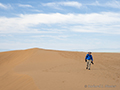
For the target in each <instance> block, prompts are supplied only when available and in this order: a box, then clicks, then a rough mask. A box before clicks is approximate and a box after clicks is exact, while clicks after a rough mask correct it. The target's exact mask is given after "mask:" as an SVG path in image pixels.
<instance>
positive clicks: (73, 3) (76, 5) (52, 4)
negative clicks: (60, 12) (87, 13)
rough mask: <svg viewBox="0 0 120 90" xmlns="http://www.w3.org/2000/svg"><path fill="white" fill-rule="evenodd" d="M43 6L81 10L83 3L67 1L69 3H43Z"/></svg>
mask: <svg viewBox="0 0 120 90" xmlns="http://www.w3.org/2000/svg"><path fill="white" fill-rule="evenodd" d="M42 5H43V6H50V7H59V6H70V7H75V8H80V7H81V6H82V4H81V3H79V2H76V1H67V2H51V3H43V4H42Z"/></svg>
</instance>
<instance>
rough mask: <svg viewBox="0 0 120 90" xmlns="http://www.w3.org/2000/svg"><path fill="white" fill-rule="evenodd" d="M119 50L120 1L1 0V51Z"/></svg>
mask: <svg viewBox="0 0 120 90" xmlns="http://www.w3.org/2000/svg"><path fill="white" fill-rule="evenodd" d="M28 48H43V49H53V50H67V51H85V52H86V51H91V52H120V0H0V51H5V50H21V49H28Z"/></svg>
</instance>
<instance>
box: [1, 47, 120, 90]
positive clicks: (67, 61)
mask: <svg viewBox="0 0 120 90" xmlns="http://www.w3.org/2000/svg"><path fill="white" fill-rule="evenodd" d="M86 54H87V53H85V52H68V51H55V50H44V49H38V48H34V49H28V50H18V51H9V52H1V53H0V71H1V72H0V90H86V89H89V90H93V89H96V90H119V89H120V53H93V57H94V63H95V64H94V65H92V67H91V70H90V71H89V70H86V69H85V66H86V63H85V62H84V57H85V55H86Z"/></svg>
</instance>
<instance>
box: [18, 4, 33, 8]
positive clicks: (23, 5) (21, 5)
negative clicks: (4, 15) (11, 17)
mask: <svg viewBox="0 0 120 90" xmlns="http://www.w3.org/2000/svg"><path fill="white" fill-rule="evenodd" d="M18 6H19V7H23V8H25V7H30V8H32V6H31V5H28V4H18Z"/></svg>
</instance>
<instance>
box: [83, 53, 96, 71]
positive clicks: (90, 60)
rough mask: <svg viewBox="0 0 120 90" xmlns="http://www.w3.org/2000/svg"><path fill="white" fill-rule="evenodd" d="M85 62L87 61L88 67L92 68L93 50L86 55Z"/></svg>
mask: <svg viewBox="0 0 120 90" xmlns="http://www.w3.org/2000/svg"><path fill="white" fill-rule="evenodd" d="M85 62H87V66H86V69H88V70H90V67H91V63H92V64H94V63H93V57H92V55H91V52H88V54H87V55H86V57H85Z"/></svg>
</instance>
